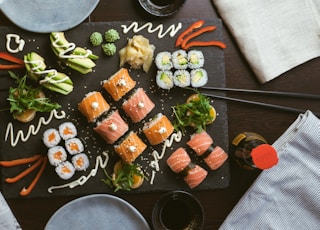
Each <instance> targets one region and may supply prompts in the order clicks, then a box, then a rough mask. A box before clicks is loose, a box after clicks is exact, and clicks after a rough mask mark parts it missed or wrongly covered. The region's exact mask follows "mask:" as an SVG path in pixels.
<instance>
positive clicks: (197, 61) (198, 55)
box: [188, 50, 204, 69]
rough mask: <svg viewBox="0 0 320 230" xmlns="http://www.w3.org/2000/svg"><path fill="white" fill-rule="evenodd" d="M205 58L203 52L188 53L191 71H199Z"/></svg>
mask: <svg viewBox="0 0 320 230" xmlns="http://www.w3.org/2000/svg"><path fill="white" fill-rule="evenodd" d="M203 64H204V56H203V53H202V52H201V51H198V50H190V51H189V52H188V66H189V68H190V69H197V68H201V67H203Z"/></svg>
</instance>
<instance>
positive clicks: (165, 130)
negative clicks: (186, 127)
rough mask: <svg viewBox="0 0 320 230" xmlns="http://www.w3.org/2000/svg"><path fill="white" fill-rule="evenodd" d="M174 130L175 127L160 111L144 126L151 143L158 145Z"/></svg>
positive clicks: (145, 133)
mask: <svg viewBox="0 0 320 230" xmlns="http://www.w3.org/2000/svg"><path fill="white" fill-rule="evenodd" d="M173 131H174V127H173V125H172V123H171V122H170V120H169V119H168V118H167V117H166V116H165V115H163V114H162V113H158V114H157V115H156V116H155V117H153V118H152V119H151V120H150V121H148V122H146V123H145V124H144V126H143V133H144V135H145V136H146V137H147V139H148V141H149V143H150V144H151V145H157V144H160V143H162V142H164V141H165V140H166V139H167V138H168V137H169V136H170V135H171V134H172V133H173Z"/></svg>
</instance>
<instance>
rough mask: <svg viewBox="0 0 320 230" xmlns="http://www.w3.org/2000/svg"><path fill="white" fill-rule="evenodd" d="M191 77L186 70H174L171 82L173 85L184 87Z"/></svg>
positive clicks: (187, 84)
mask: <svg viewBox="0 0 320 230" xmlns="http://www.w3.org/2000/svg"><path fill="white" fill-rule="evenodd" d="M190 82H191V78H190V73H189V72H188V71H187V70H176V71H175V72H174V74H173V83H174V85H175V86H178V87H181V88H185V87H188V86H190Z"/></svg>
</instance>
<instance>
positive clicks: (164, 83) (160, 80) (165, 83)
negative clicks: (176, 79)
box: [156, 70, 174, 89]
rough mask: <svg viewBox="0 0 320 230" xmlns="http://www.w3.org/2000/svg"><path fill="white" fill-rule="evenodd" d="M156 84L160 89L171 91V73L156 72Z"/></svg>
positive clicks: (167, 71)
mask: <svg viewBox="0 0 320 230" xmlns="http://www.w3.org/2000/svg"><path fill="white" fill-rule="evenodd" d="M156 82H157V85H158V86H159V87H160V88H162V89H171V88H172V87H173V86H174V83H173V74H172V72H171V71H169V70H158V72H157V76H156Z"/></svg>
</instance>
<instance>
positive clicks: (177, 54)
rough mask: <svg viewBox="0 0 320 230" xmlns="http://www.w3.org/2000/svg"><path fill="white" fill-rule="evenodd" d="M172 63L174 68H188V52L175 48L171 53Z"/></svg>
mask: <svg viewBox="0 0 320 230" xmlns="http://www.w3.org/2000/svg"><path fill="white" fill-rule="evenodd" d="M172 63H173V67H174V68H175V69H187V68H188V54H187V52H186V51H185V50H176V51H174V52H173V53H172Z"/></svg>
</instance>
